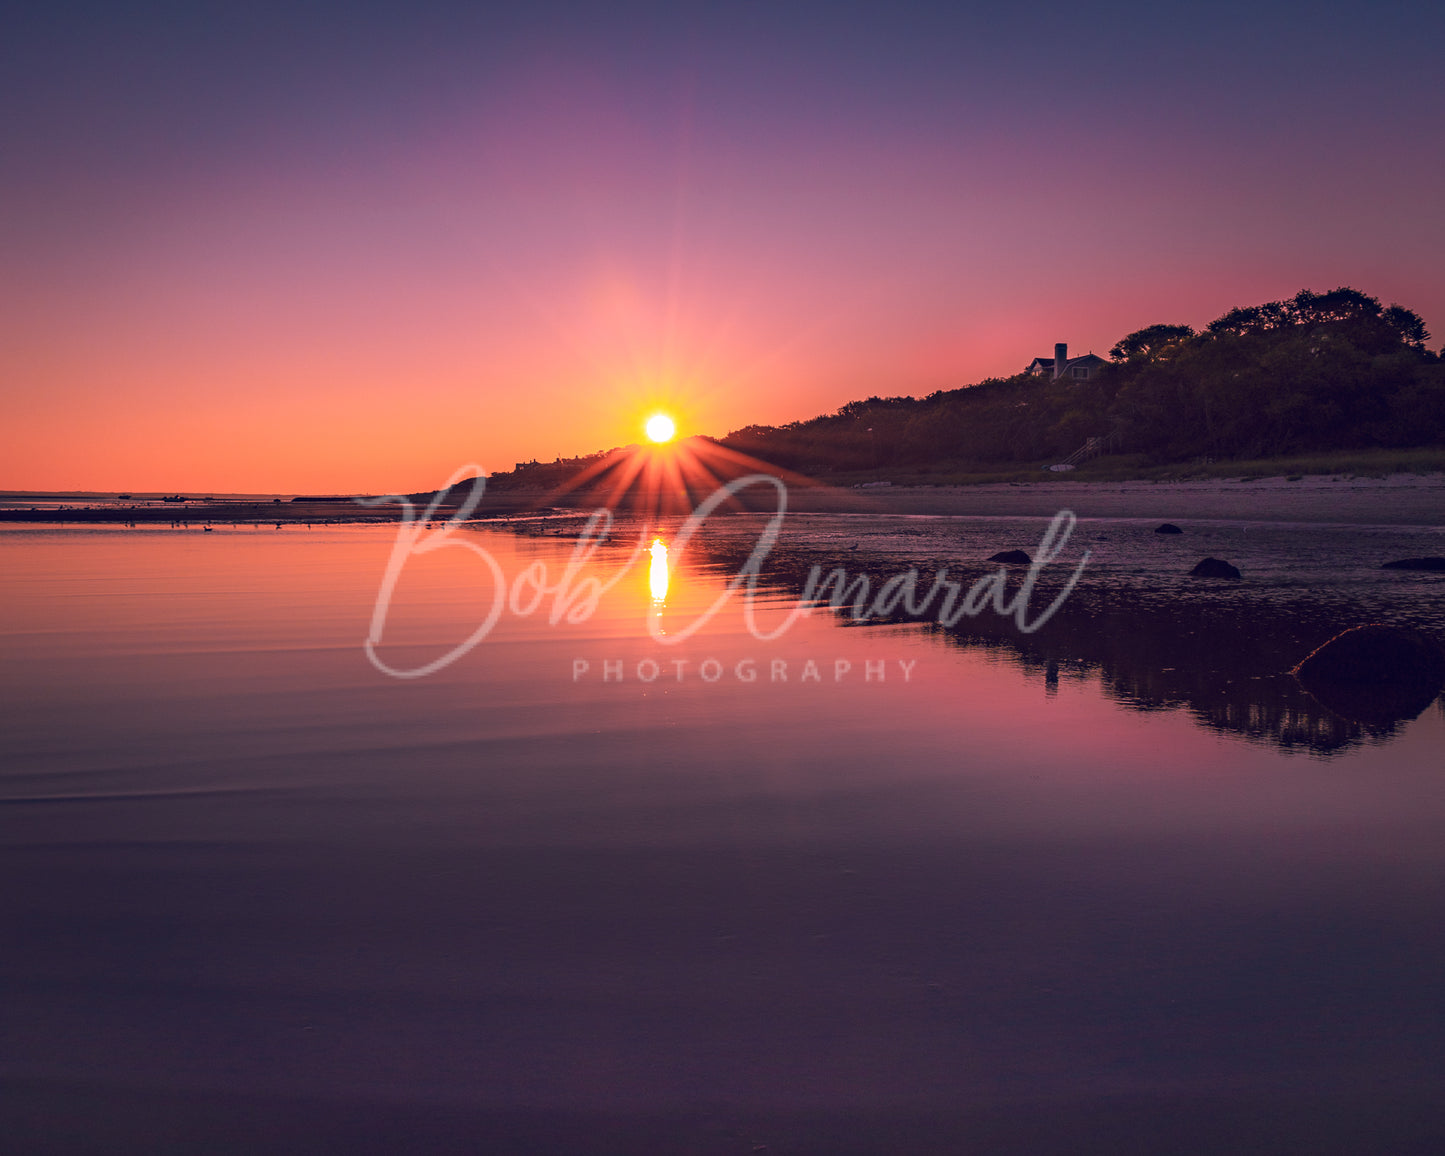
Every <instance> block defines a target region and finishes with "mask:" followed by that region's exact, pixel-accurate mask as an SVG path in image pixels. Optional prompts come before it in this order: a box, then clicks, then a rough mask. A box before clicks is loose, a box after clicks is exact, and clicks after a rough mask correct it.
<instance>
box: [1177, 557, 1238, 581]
mask: <svg viewBox="0 0 1445 1156" xmlns="http://www.w3.org/2000/svg"><path fill="white" fill-rule="evenodd" d="M1189 576H1190V577H1191V578H1242V577H1244V575H1242V574H1241V573H1240V572H1239V571H1238V570H1237V569H1235V568H1234V567H1233V566H1231V565H1230V564H1229V563H1228V562H1226V561H1224V560H1223V559H1222V558H1204V559H1201V560H1200V562H1199V564H1198V565H1197V566H1195V567H1194V569H1193V570H1191V571H1189Z"/></svg>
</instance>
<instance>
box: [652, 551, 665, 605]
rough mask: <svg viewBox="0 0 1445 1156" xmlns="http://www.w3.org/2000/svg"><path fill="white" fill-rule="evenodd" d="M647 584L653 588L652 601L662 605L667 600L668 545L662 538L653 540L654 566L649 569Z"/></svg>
mask: <svg viewBox="0 0 1445 1156" xmlns="http://www.w3.org/2000/svg"><path fill="white" fill-rule="evenodd" d="M647 584H648V586H649V587H650V588H651V589H652V601H653V604H654V605H656V606H661V605H662V604H663V603H664V602H666V601H667V545H666V543H664V542H663V540H662V539H661V538H654V539H653V540H652V566H651V568H650V569H649V570H648V574H647Z"/></svg>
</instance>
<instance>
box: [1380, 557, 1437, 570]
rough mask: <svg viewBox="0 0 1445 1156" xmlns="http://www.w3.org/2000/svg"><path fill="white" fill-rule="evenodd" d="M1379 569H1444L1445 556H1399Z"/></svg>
mask: <svg viewBox="0 0 1445 1156" xmlns="http://www.w3.org/2000/svg"><path fill="white" fill-rule="evenodd" d="M1380 569H1381V570H1445V558H1400V559H1398V560H1397V561H1394V562H1386V563H1385V564H1384V565H1383V566H1381V567H1380Z"/></svg>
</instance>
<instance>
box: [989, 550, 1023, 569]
mask: <svg viewBox="0 0 1445 1156" xmlns="http://www.w3.org/2000/svg"><path fill="white" fill-rule="evenodd" d="M989 561H990V562H1004V563H1006V564H1008V565H1010V566H1028V565H1031V564H1032V563H1033V559H1032V558H1030V557H1029V556H1028V555H1027V554H1025V553H1024V552H1023V551H1022V550H1004V551H1003V552H1002V553H999V554H995V555H994V556H993V557H991V558H990V559H989Z"/></svg>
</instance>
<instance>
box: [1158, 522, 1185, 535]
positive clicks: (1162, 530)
mask: <svg viewBox="0 0 1445 1156" xmlns="http://www.w3.org/2000/svg"><path fill="white" fill-rule="evenodd" d="M1154 533H1156V534H1182V533H1184V531H1183V530H1181V529H1180V528H1179V527H1178V526H1176V525H1175V524H1174V523H1173V522H1165V523H1163V524H1162V525H1159V526H1155V527H1154Z"/></svg>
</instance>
